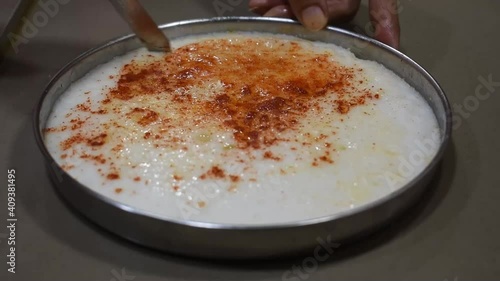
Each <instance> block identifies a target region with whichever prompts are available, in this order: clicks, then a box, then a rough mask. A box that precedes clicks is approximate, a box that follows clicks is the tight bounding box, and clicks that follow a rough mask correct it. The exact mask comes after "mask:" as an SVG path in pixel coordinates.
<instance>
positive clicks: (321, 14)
mask: <svg viewBox="0 0 500 281" xmlns="http://www.w3.org/2000/svg"><path fill="white" fill-rule="evenodd" d="M289 2H290V6H291V7H292V10H293V12H294V14H295V16H297V18H298V19H299V21H300V22H301V23H302V24H303V25H304V26H305V27H307V28H308V29H310V30H320V29H322V28H324V27H325V26H326V25H327V23H328V18H327V13H328V5H327V3H326V0H289Z"/></svg>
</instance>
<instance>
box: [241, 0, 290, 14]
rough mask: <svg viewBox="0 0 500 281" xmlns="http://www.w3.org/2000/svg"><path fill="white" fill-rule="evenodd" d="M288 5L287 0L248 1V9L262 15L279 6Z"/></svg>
mask: <svg viewBox="0 0 500 281" xmlns="http://www.w3.org/2000/svg"><path fill="white" fill-rule="evenodd" d="M286 4H288V1H287V0H250V1H248V7H249V9H250V11H252V12H254V13H257V14H259V15H263V14H265V13H266V12H268V11H269V10H271V9H272V8H274V7H276V6H280V5H286Z"/></svg>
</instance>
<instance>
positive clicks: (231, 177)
mask: <svg viewBox="0 0 500 281" xmlns="http://www.w3.org/2000/svg"><path fill="white" fill-rule="evenodd" d="M229 179H231V181H232V182H239V181H240V177H239V176H236V175H230V176H229Z"/></svg>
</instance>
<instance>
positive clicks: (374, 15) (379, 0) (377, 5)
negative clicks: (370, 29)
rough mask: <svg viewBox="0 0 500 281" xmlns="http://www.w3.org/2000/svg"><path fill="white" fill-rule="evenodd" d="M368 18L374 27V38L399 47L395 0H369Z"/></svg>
mask: <svg viewBox="0 0 500 281" xmlns="http://www.w3.org/2000/svg"><path fill="white" fill-rule="evenodd" d="M369 6H370V8H369V10H370V19H371V21H372V22H373V25H374V27H375V38H376V39H377V40H379V41H381V42H383V43H385V44H387V45H390V46H392V47H394V48H396V49H397V48H399V36H400V27H399V16H398V6H397V0H370V4H369Z"/></svg>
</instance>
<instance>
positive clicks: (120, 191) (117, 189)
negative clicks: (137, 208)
mask: <svg viewBox="0 0 500 281" xmlns="http://www.w3.org/2000/svg"><path fill="white" fill-rule="evenodd" d="M122 192H123V188H115V193H116V194H120V193H122Z"/></svg>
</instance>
